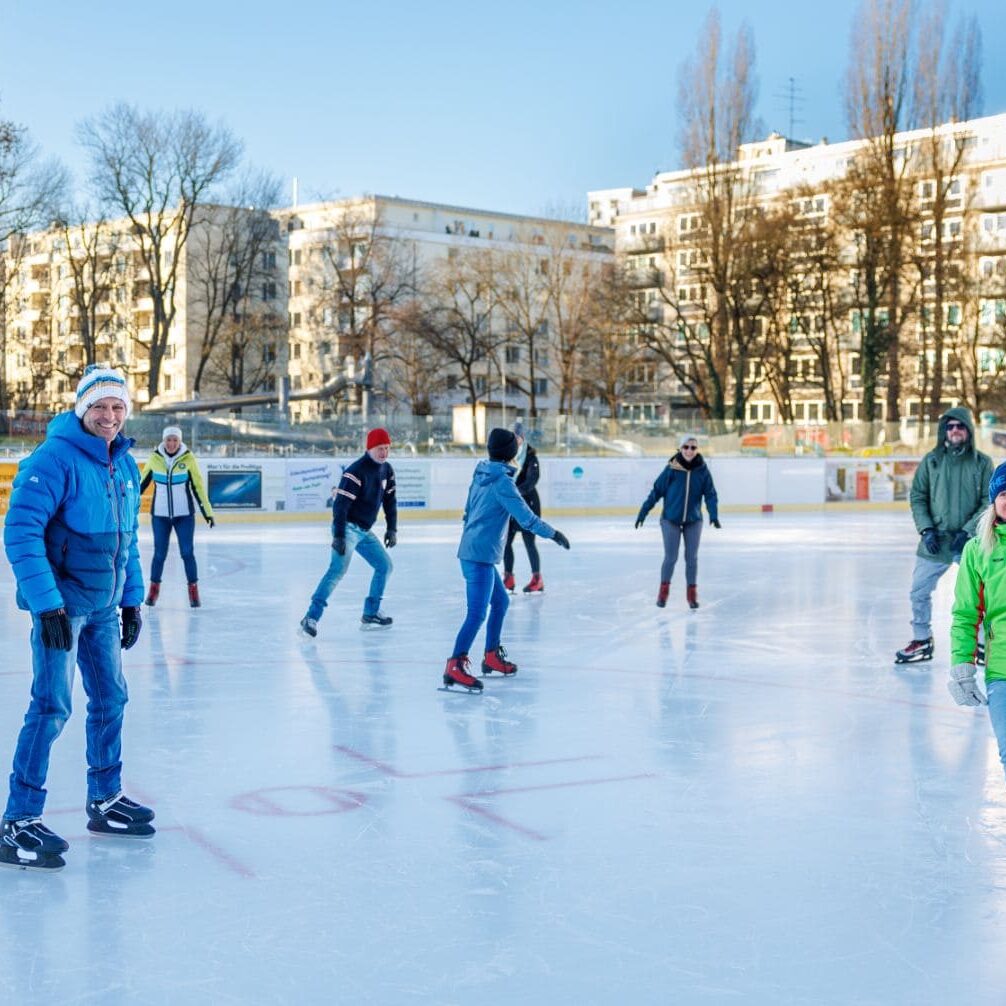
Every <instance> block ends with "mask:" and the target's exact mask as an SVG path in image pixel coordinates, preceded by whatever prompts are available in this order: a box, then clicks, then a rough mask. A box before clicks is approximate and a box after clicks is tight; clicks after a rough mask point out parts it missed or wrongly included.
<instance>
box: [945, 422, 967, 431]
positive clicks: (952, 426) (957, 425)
mask: <svg viewBox="0 0 1006 1006" xmlns="http://www.w3.org/2000/svg"><path fill="white" fill-rule="evenodd" d="M947 429H948V430H966V429H967V427H966V426H965V425H964V424H963V423H956V422H949V423H947Z"/></svg>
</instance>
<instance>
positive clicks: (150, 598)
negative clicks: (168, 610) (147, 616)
mask: <svg viewBox="0 0 1006 1006" xmlns="http://www.w3.org/2000/svg"><path fill="white" fill-rule="evenodd" d="M160 596H161V585H160V584H159V583H154V581H153V580H151V581H150V590H148V591H147V599H146V601H144V602H143V603H144V604H145V605H146V606H147V607H148V608H152V607H153V606H154V605H155V604H157V599H158V598H159V597H160Z"/></svg>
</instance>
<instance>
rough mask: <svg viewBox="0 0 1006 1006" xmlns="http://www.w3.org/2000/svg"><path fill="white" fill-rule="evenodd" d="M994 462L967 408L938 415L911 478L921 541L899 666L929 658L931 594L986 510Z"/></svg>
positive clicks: (913, 576)
mask: <svg viewBox="0 0 1006 1006" xmlns="http://www.w3.org/2000/svg"><path fill="white" fill-rule="evenodd" d="M992 468H993V465H992V459H991V458H990V457H989V456H988V455H987V454H983V453H982V452H981V451H979V450H978V449H977V448H976V447H975V424H974V420H973V419H972V418H971V413H970V411H969V410H968V409H965V408H963V407H958V408H954V409H948V410H947V411H946V412H944V413H943V415H942V416H940V425H939V433H938V442H937V444H936V446H935V447H934V448H933V449H932V450H931V451H930V452H929V453H928V454H927V455H926V456H925V457H924V458H923V459H922V461H921V462H920V464H919V467H918V469H917V470H916V472H915V478H914V479H913V480H912V491H911V495H910V499H911V504H912V517H913V519H914V520H915V528H916V530H917V531H918V532H919V535H920V536H921V539H920V541H919V548H918V551H917V553H916V559H915V571H914V573H913V574H912V589H911V595H910V596H911V602H912V641H911V642H910V643H909V644H908V645H907V646H906V647H905V648H904V649H903V650H898V653H897V656H896V657H895V660H896V661H897V663H899V664H902V663H914V662H915V661H918V660H932V659H933V633H932V625H931V622H932V614H933V591H934V590H935V589H936V584H937V583H938V582H939V579H940V577H941V576H943V574H944V573H945V572H946V571H947V570H948V569H949V568H950V566H951V565H952V564H953V563H955V562H960V558H961V551H962V550H963V548H964V543H965V542H966V541H967V540H968V538H971V537H972V536H973V535H974V533H975V525H976V524H977V522H978V518H979V517H980V516H981V513H982V510H984V509H985V499H986V494H987V493H988V488H989V480H990V479H991V478H992Z"/></svg>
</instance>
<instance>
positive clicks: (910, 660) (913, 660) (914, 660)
mask: <svg viewBox="0 0 1006 1006" xmlns="http://www.w3.org/2000/svg"><path fill="white" fill-rule="evenodd" d="M932 659H933V655H932V654H930V655H929V656H928V657H895V658H894V662H895V663H896V664H927V663H929V661H930V660H932Z"/></svg>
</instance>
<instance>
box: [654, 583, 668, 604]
mask: <svg viewBox="0 0 1006 1006" xmlns="http://www.w3.org/2000/svg"><path fill="white" fill-rule="evenodd" d="M670 589H671V581H670V580H665V581H662V582H661V584H660V590H658V591H657V607H658V608H663V607H666V605H667V594H668V591H670Z"/></svg>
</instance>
